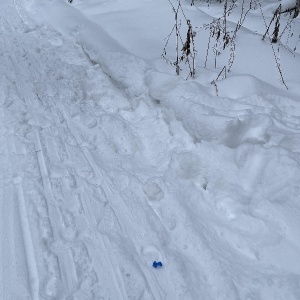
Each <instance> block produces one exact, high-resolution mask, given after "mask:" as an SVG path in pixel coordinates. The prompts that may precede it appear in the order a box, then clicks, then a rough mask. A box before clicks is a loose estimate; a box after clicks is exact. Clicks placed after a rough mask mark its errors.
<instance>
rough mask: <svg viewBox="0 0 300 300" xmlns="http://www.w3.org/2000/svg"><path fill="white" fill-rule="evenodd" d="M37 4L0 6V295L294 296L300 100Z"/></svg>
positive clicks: (59, 4) (217, 299)
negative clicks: (130, 42) (193, 76)
mask: <svg viewBox="0 0 300 300" xmlns="http://www.w3.org/2000/svg"><path fill="white" fill-rule="evenodd" d="M2 2H4V1H2ZM107 3H108V4H110V5H112V7H110V6H109V5H107V6H106V9H107V15H106V17H107V18H109V15H110V13H112V14H114V12H115V11H116V10H118V6H119V5H121V6H122V1H120V2H119V1H110V2H109V1H108V2H107ZM130 3H131V6H132V8H133V11H134V9H135V7H141V6H140V4H139V3H138V2H137V1H133V0H132V1H130ZM81 4H82V3H81ZM104 4H105V2H103V3H102V2H101V3H96V5H100V6H101V5H104ZM30 5H31V3H30V2H27V1H26V0H22V1H18V2H16V1H14V0H7V1H5V3H1V4H0V26H1V27H0V65H1V69H0V83H1V90H0V97H1V98H0V100H1V103H0V117H1V122H0V139H1V140H0V141H1V144H0V154H1V156H0V164H1V174H0V175H1V176H0V195H1V199H0V200H1V202H0V209H1V218H2V219H1V223H0V226H1V230H0V236H1V243H0V250H1V263H0V268H1V271H0V288H1V290H0V296H1V299H78V300H79V299H80V300H81V299H117V300H119V299H204V300H209V299H211V300H222V299H224V300H225V299H226V300H228V299H243V300H244V299H245V300H249V299H261V300H269V299H282V300H283V299H284V300H298V299H299V298H300V297H299V295H300V288H299V286H300V269H299V268H300V267H299V266H300V261H299V255H298V253H299V247H300V240H299V237H298V230H297V229H298V228H299V225H300V224H299V218H298V215H299V211H300V209H299V203H298V202H299V201H298V199H299V195H300V184H299V182H300V181H299V180H300V171H299V163H300V157H299V150H298V149H299V148H298V146H299V143H300V142H299V141H300V119H299V116H300V113H299V112H300V106H299V103H298V102H297V100H295V99H292V98H286V99H284V104H282V101H283V99H282V98H280V97H279V96H275V95H272V94H265V95H263V96H261V95H260V94H253V95H250V96H249V95H246V96H245V95H243V96H241V97H240V98H239V99H234V98H230V97H229V96H228V98H225V97H224V98H221V97H220V98H216V97H212V96H209V94H208V93H206V92H205V88H204V87H203V86H202V85H201V84H199V83H197V82H186V81H181V80H180V79H178V78H174V77H173V76H172V75H169V74H167V73H163V72H161V71H158V70H157V69H156V67H155V66H154V65H155V64H154V65H151V62H149V61H148V62H147V61H144V60H143V59H141V58H138V57H136V56H135V55H133V54H131V53H130V51H129V50H130V47H126V45H122V43H121V42H120V41H122V40H123V41H124V37H123V39H118V37H116V36H114V37H112V36H111V35H110V33H107V32H106V31H105V30H104V29H103V28H102V27H101V26H100V27H98V25H96V24H95V23H94V22H93V21H91V20H90V19H89V18H88V16H87V17H86V16H85V15H84V14H82V13H81V12H80V5H79V6H78V7H79V8H78V9H75V8H74V7H72V6H70V5H68V4H67V3H65V2H64V1H49V2H47V3H42V4H41V3H37V5H36V6H30ZM39 5H40V6H39ZM114 5H116V6H114ZM136 5H137V6H136ZM151 5H152V4H151V2H149V3H148V6H147V8H151ZM153 5H154V6H153V7H157V5H158V4H157V3H156V2H155V1H154V2H153ZM155 5H156V6H155ZM131 6H129V8H131ZM112 8H113V9H112ZM124 8H125V7H123V9H124ZM110 9H111V10H110ZM126 9H128V7H126ZM126 9H125V10H126ZM164 9H166V7H165V8H164ZM125 10H124V11H125ZM35 11H38V12H39V13H40V19H39V21H37V20H36V18H38V15H36V14H35ZM83 11H84V10H83ZM86 11H89V10H86ZM163 11H164V10H163ZM95 12H96V10H95ZM129 12H130V14H131V13H132V12H131V11H130V9H129ZM43 14H44V16H45V18H44V19H43V17H44V16H43ZM47 14H48V16H46V15H47ZM41 16H42V18H41ZM52 18H53V19H52ZM41 19H42V20H41ZM51 19H52V23H51ZM125 19H126V18H125ZM49 23H50V24H52V25H53V27H51V26H50V25H49ZM125 49H128V50H125ZM156 65H157V63H156ZM249 78H250V79H249ZM249 78H248V77H247V78H246V80H249V81H251V80H252V81H254V82H255V83H256V81H255V80H256V79H255V78H254V79H253V78H251V77H249ZM239 80H241V82H242V81H243V80H244V79H243V78H242V79H241V78H239ZM224 85H226V82H225V84H223V86H222V83H220V91H221V92H222V91H224V92H225V91H226V90H227V89H226V86H225V87H224ZM253 85H255V84H253ZM154 261H162V263H163V267H162V268H158V269H154V268H153V267H152V263H153V262H154Z"/></svg>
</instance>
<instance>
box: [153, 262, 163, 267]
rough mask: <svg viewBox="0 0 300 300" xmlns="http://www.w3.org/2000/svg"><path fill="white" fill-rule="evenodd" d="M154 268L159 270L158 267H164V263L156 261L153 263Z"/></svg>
mask: <svg viewBox="0 0 300 300" xmlns="http://www.w3.org/2000/svg"><path fill="white" fill-rule="evenodd" d="M152 266H153V268H158V267H162V266H163V265H162V262H161V261H154V262H153V265H152Z"/></svg>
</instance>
